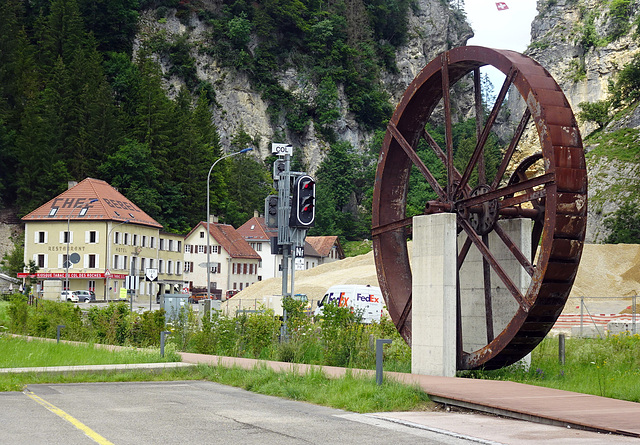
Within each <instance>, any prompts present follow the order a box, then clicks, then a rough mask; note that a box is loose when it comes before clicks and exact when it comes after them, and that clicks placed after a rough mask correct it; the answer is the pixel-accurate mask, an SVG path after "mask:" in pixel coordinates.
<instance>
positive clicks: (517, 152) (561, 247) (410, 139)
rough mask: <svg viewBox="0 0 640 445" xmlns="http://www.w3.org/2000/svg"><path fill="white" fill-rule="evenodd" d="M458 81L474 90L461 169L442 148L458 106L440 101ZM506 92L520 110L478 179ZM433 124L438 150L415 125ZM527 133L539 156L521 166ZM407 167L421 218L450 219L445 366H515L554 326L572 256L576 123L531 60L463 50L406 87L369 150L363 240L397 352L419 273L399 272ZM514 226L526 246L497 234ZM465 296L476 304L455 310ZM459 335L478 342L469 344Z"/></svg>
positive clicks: (580, 185) (578, 210)
mask: <svg viewBox="0 0 640 445" xmlns="http://www.w3.org/2000/svg"><path fill="white" fill-rule="evenodd" d="M483 66H492V67H494V68H496V69H497V70H499V71H500V72H502V73H503V74H504V76H505V80H504V83H503V85H502V87H501V89H500V91H499V93H498V95H497V99H496V101H495V104H494V105H493V107H492V108H491V109H490V111H489V112H488V113H483V107H482V96H481V92H480V84H481V81H480V68H481V67H483ZM471 79H473V80H471ZM458 82H460V85H456V83H458ZM470 84H473V90H474V92H475V93H474V94H473V102H475V114H476V122H477V123H478V125H477V130H476V133H477V134H476V145H475V150H472V153H471V154H470V155H468V157H467V158H466V159H464V162H463V163H462V164H461V163H460V162H459V160H458V161H457V162H456V164H454V154H455V153H456V151H457V147H454V144H453V140H454V137H453V135H452V127H453V124H454V122H453V120H452V119H453V116H454V112H453V111H452V110H460V109H461V108H455V107H454V104H452V94H451V91H452V90H453V88H455V87H458V88H457V91H461V90H464V88H465V86H466V85H470ZM507 93H508V94H509V95H519V96H520V97H521V99H522V102H521V103H522V104H523V105H522V108H523V109H524V111H523V112H522V115H521V116H516V117H520V120H519V124H518V125H517V128H515V129H514V131H513V135H512V136H511V138H510V139H509V138H507V141H508V142H507V143H505V144H504V147H502V148H501V152H500V153H501V154H500V156H501V160H500V161H499V162H496V163H495V168H494V169H493V171H494V172H496V173H495V175H492V177H487V176H488V169H487V168H486V167H485V153H484V152H485V146H486V145H487V141H488V140H489V135H490V133H491V132H492V131H493V130H495V128H494V126H495V121H496V118H497V117H498V115H499V112H500V109H501V107H502V106H503V105H502V104H503V100H504V98H505V97H506V96H507ZM434 110H437V111H436V112H434ZM483 114H486V116H483ZM432 115H433V116H432ZM433 120H437V123H439V124H440V125H442V126H444V133H445V137H444V143H442V142H441V143H440V144H438V142H436V140H435V139H436V138H435V137H434V136H433V135H432V134H430V133H429V131H430V130H429V128H432V127H426V125H427V123H428V122H432V121H433ZM514 127H515V125H514ZM527 128H532V129H535V131H536V132H537V135H538V141H539V147H537V149H536V150H534V151H539V152H538V153H535V154H533V155H531V156H529V157H526V158H525V154H524V153H523V152H522V145H523V142H522V139H523V134H524V133H525V130H526V129H527ZM419 144H422V146H424V145H426V146H428V147H429V150H431V151H432V152H433V154H434V155H435V157H437V159H438V162H437V165H432V163H430V164H429V165H426V164H425V162H424V161H423V160H422V159H421V157H420V156H418V154H417V147H418V145H419ZM432 157H433V156H432ZM523 158H525V159H524V160H523V161H521V162H517V161H516V160H515V159H523ZM455 165H458V166H460V165H464V168H462V167H460V168H459V169H458V168H456V167H455ZM412 170H414V171H415V170H417V171H418V172H419V173H420V177H421V178H423V181H426V183H427V184H428V187H429V188H430V190H431V191H432V192H433V194H434V196H436V198H435V199H433V200H429V201H428V202H424V214H430V213H435V212H451V213H455V214H456V221H457V225H458V231H459V235H458V241H457V242H458V252H459V253H458V260H457V264H458V272H457V274H458V276H457V283H458V285H457V290H456V293H457V301H456V306H457V339H456V340H457V368H458V369H477V368H485V369H496V368H500V367H503V366H507V365H509V364H512V363H514V362H516V361H517V360H519V359H521V358H522V357H524V356H525V355H526V354H528V353H529V352H530V351H532V350H533V349H534V348H535V347H536V345H537V344H538V343H539V342H540V341H541V340H542V339H543V338H544V337H545V335H546V334H547V333H548V331H549V330H550V329H551V327H552V326H553V324H554V323H555V321H556V319H557V317H558V315H559V314H560V313H561V311H562V308H563V307H564V304H565V302H566V299H567V297H568V295H569V292H570V290H571V286H572V285H573V281H574V278H575V275H576V272H577V270H578V264H579V262H580V256H581V254H582V246H583V242H584V235H585V228H586V207H587V206H586V204H587V203H586V201H587V173H586V166H585V159H584V153H583V149H582V140H581V137H580V133H579V130H578V126H577V124H576V121H575V118H574V116H573V112H572V111H571V108H570V106H569V104H568V102H567V100H566V98H565V96H564V94H563V93H562V91H561V90H560V88H559V87H558V85H557V84H556V82H555V81H554V79H553V78H552V77H551V76H550V74H549V73H548V72H547V71H546V70H545V69H544V68H543V67H542V66H540V65H539V64H538V63H537V62H535V61H534V60H533V59H531V58H529V57H527V56H524V55H522V54H519V53H516V52H513V51H508V50H496V49H489V48H483V47H473V46H468V47H460V48H455V49H453V50H450V51H447V52H444V53H443V54H441V55H440V56H438V57H436V58H435V59H434V60H433V61H432V62H431V63H429V64H428V65H427V66H426V67H425V68H424V69H423V70H422V71H421V72H420V74H418V76H417V77H416V78H415V79H414V81H413V82H412V83H411V84H410V85H409V87H408V88H407V90H406V92H405V94H404V96H403V98H402V100H401V102H400V103H399V105H398V107H397V109H396V111H395V113H394V115H393V117H392V118H391V121H390V122H389V124H388V128H387V133H386V137H385V139H384V143H383V146H382V149H381V152H380V158H379V161H378V170H377V173H376V181H375V187H374V197H373V221H372V223H373V224H372V225H373V229H372V235H373V247H374V254H375V261H376V268H377V272H378V279H379V282H380V287H381V288H382V292H383V295H384V298H385V301H386V305H387V309H388V311H389V314H390V316H391V318H392V320H393V322H394V323H395V325H396V327H397V328H398V331H399V332H400V334H401V335H402V336H403V338H404V339H405V340H406V341H407V343H408V344H409V345H411V340H412V336H411V332H412V330H411V322H412V320H411V301H412V296H411V292H412V275H413V274H419V273H421V271H419V270H413V271H412V270H411V266H410V263H409V252H408V245H407V242H408V241H407V240H408V239H409V238H410V237H411V222H412V219H411V218H410V217H408V215H407V194H408V191H409V178H410V173H411V171H412ZM514 219H517V221H519V223H520V224H521V226H520V227H525V228H526V230H527V231H529V228H530V233H531V235H530V244H529V240H527V242H525V243H522V242H516V241H514V240H513V239H512V238H511V236H510V234H509V233H508V231H507V230H505V229H504V228H503V227H504V224H507V223H509V220H514ZM523 221H524V222H527V224H524V223H523ZM528 222H530V223H528ZM523 224H524V225H523ZM527 236H528V235H527ZM522 246H526V247H522ZM497 252H501V253H500V254H498V253H497ZM504 252H507V253H508V256H510V259H508V260H509V261H510V262H511V263H510V264H514V263H515V264H516V268H517V269H518V270H516V271H515V272H514V271H513V270H510V271H507V270H506V267H505V266H503V265H504V260H503V258H502V257H504ZM473 255H475V257H476V259H475V260H474V261H476V263H475V264H476V265H478V264H479V266H476V267H479V268H480V273H479V274H477V273H476V274H473V276H474V277H479V278H477V282H476V283H472V285H469V283H467V284H466V287H464V286H463V284H461V283H462V282H464V281H465V280H468V277H469V276H470V275H469V274H466V275H465V270H466V269H465V268H466V267H469V266H468V265H467V263H470V262H471V260H470V258H471V257H472V256H473ZM510 267H512V266H510ZM514 277H520V278H518V280H516V279H514ZM522 277H524V279H522ZM500 293H501V295H502V297H500V296H499V295H498V294H500ZM505 294H506V295H507V299H506V300H505V297H504V295H505ZM468 298H472V299H474V301H475V300H477V302H478V303H472V304H465V302H466V300H467V299H468ZM463 308H465V309H463ZM469 308H471V309H469ZM464 311H467V312H468V311H471V313H470V314H469V313H466V314H465V313H464ZM474 311H475V313H474ZM505 318H506V321H505ZM472 319H473V320H476V321H475V322H473V323H475V324H476V325H477V324H478V321H477V320H478V319H481V320H482V322H480V323H479V324H481V325H483V326H482V327H478V326H475V327H474V331H473V332H472V333H471V334H469V333H468V332H466V331H465V329H467V330H468V327H466V324H467V323H468V321H467V320H472ZM478 332H480V335H478ZM470 336H473V337H480V338H479V339H478V338H474V339H472V340H470V338H469V337H470Z"/></svg>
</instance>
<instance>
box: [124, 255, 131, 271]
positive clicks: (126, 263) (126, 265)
mask: <svg viewBox="0 0 640 445" xmlns="http://www.w3.org/2000/svg"><path fill="white" fill-rule="evenodd" d="M122 258H123V260H124V261H123V263H124V264H123V267H122V268H123V269H124V270H127V269H129V267H128V266H129V257H127V256H123V257H122Z"/></svg>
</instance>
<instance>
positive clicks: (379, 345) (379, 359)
mask: <svg viewBox="0 0 640 445" xmlns="http://www.w3.org/2000/svg"><path fill="white" fill-rule="evenodd" d="M391 341H392V340H390V339H381V338H379V339H377V340H376V383H377V384H378V386H380V385H382V377H383V375H384V373H383V372H382V345H384V344H385V343H391Z"/></svg>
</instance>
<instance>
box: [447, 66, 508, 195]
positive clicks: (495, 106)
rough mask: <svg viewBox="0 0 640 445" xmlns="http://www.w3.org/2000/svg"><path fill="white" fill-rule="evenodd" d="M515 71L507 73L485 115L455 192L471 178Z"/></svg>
mask: <svg viewBox="0 0 640 445" xmlns="http://www.w3.org/2000/svg"><path fill="white" fill-rule="evenodd" d="M516 73H517V70H511V71H510V72H509V75H508V76H507V77H506V79H505V80H504V83H503V84H502V88H500V93H498V97H497V99H496V101H495V103H494V104H493V109H492V110H491V113H489V116H488V117H487V123H486V124H485V125H484V128H483V130H482V134H481V135H480V137H479V138H478V141H477V142H476V148H475V150H474V151H473V154H472V155H471V159H470V160H469V162H468V163H467V167H466V168H465V170H464V173H463V174H462V178H461V179H460V183H459V184H458V187H457V189H456V192H457V190H458V189H461V188H463V187H465V186H466V185H467V183H468V182H469V178H471V173H472V172H473V169H474V168H475V167H476V164H477V163H478V159H479V158H480V157H482V154H483V153H484V145H485V144H486V142H487V139H488V138H489V134H490V133H491V128H492V127H493V124H494V123H495V121H496V118H497V117H498V112H499V111H500V107H501V106H502V102H503V101H504V98H505V97H506V96H507V92H508V91H509V87H510V86H511V83H512V82H513V78H514V77H515V75H516Z"/></svg>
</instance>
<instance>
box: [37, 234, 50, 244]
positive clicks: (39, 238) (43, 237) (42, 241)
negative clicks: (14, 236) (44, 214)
mask: <svg viewBox="0 0 640 445" xmlns="http://www.w3.org/2000/svg"><path fill="white" fill-rule="evenodd" d="M46 243H47V232H36V244H46Z"/></svg>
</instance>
